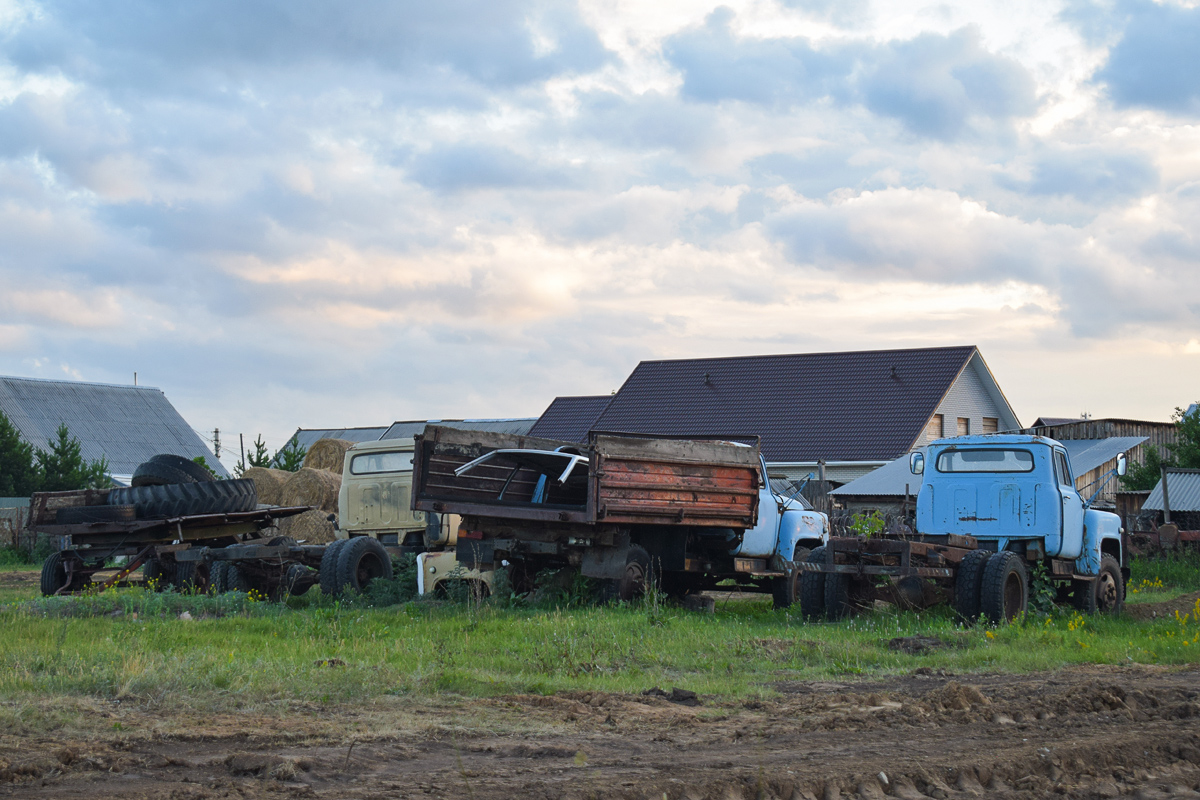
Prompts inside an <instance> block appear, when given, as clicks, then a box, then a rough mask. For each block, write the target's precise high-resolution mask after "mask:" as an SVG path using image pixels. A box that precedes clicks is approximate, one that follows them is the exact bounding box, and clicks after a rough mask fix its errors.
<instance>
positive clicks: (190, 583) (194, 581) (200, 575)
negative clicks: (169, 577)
mask: <svg viewBox="0 0 1200 800" xmlns="http://www.w3.org/2000/svg"><path fill="white" fill-rule="evenodd" d="M211 583H212V568H211V566H210V565H209V564H206V563H204V562H203V561H176V562H175V579H174V580H173V581H171V584H172V585H173V586H174V587H175V590H176V591H177V592H179V593H180V594H204V593H206V592H207V591H208V587H209V586H210V585H211Z"/></svg>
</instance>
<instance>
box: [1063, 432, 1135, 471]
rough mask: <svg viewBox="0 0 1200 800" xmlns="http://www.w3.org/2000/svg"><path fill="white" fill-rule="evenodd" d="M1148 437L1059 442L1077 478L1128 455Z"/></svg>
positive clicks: (1116, 437)
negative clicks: (1124, 454) (1065, 451)
mask: <svg viewBox="0 0 1200 800" xmlns="http://www.w3.org/2000/svg"><path fill="white" fill-rule="evenodd" d="M1148 438H1149V437H1148V436H1111V437H1109V438H1107V439H1068V440H1066V441H1064V442H1060V444H1062V446H1063V447H1065V448H1067V455H1068V456H1070V457H1071V469H1072V470H1074V471H1075V477H1076V478H1078V477H1079V476H1080V475H1082V474H1084V473H1085V472H1091V471H1092V470H1094V469H1095V468H1096V467H1102V466H1104V465H1105V464H1107V463H1108V462H1110V461H1112V460H1113V459H1114V458H1116V457H1117V456H1119V455H1120V454H1121V453H1128V452H1129V451H1130V450H1132V449H1133V448H1135V447H1137V446H1138V445H1139V444H1141V443H1142V442H1144V441H1146V440H1147V439H1148Z"/></svg>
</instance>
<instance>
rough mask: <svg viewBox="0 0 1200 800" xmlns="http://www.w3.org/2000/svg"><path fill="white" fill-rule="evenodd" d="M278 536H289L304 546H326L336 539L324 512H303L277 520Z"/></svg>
mask: <svg viewBox="0 0 1200 800" xmlns="http://www.w3.org/2000/svg"><path fill="white" fill-rule="evenodd" d="M279 535H280V536H290V537H292V538H293V539H295V540H296V541H301V542H304V543H305V544H328V543H329V542H332V541H333V540H334V539H336V538H337V534H336V533H335V531H334V528H333V523H332V522H330V521H329V514H328V512H325V511H305V512H304V513H303V514H297V515H296V516H294V517H287V518H286V519H281V520H279Z"/></svg>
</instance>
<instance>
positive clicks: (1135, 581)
mask: <svg viewBox="0 0 1200 800" xmlns="http://www.w3.org/2000/svg"><path fill="white" fill-rule="evenodd" d="M1197 590H1200V551H1196V550H1183V551H1180V552H1178V553H1168V554H1164V555H1161V556H1157V557H1154V558H1135V559H1133V560H1132V561H1131V562H1130V564H1129V586H1128V594H1127V597H1128V599H1129V602H1131V603H1147V602H1149V603H1156V602H1161V601H1163V600H1169V599H1171V598H1173V597H1176V596H1178V595H1180V594H1185V593H1187V592H1194V591H1197Z"/></svg>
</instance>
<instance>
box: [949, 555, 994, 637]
mask: <svg viewBox="0 0 1200 800" xmlns="http://www.w3.org/2000/svg"><path fill="white" fill-rule="evenodd" d="M990 555H991V553H990V552H988V551H987V550H972V551H971V552H969V553H967V554H966V555H965V556H963V560H962V561H961V562H960V563H959V565H958V575H956V576H955V578H954V610H955V611H957V612H958V615H959V616H960V617H962V618H963V619H965V620H966V621H967V622H974V621H975V620H976V619H978V618H979V595H980V590H981V588H982V587H983V568H984V566H985V565H986V564H987V560H988V556H990Z"/></svg>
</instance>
